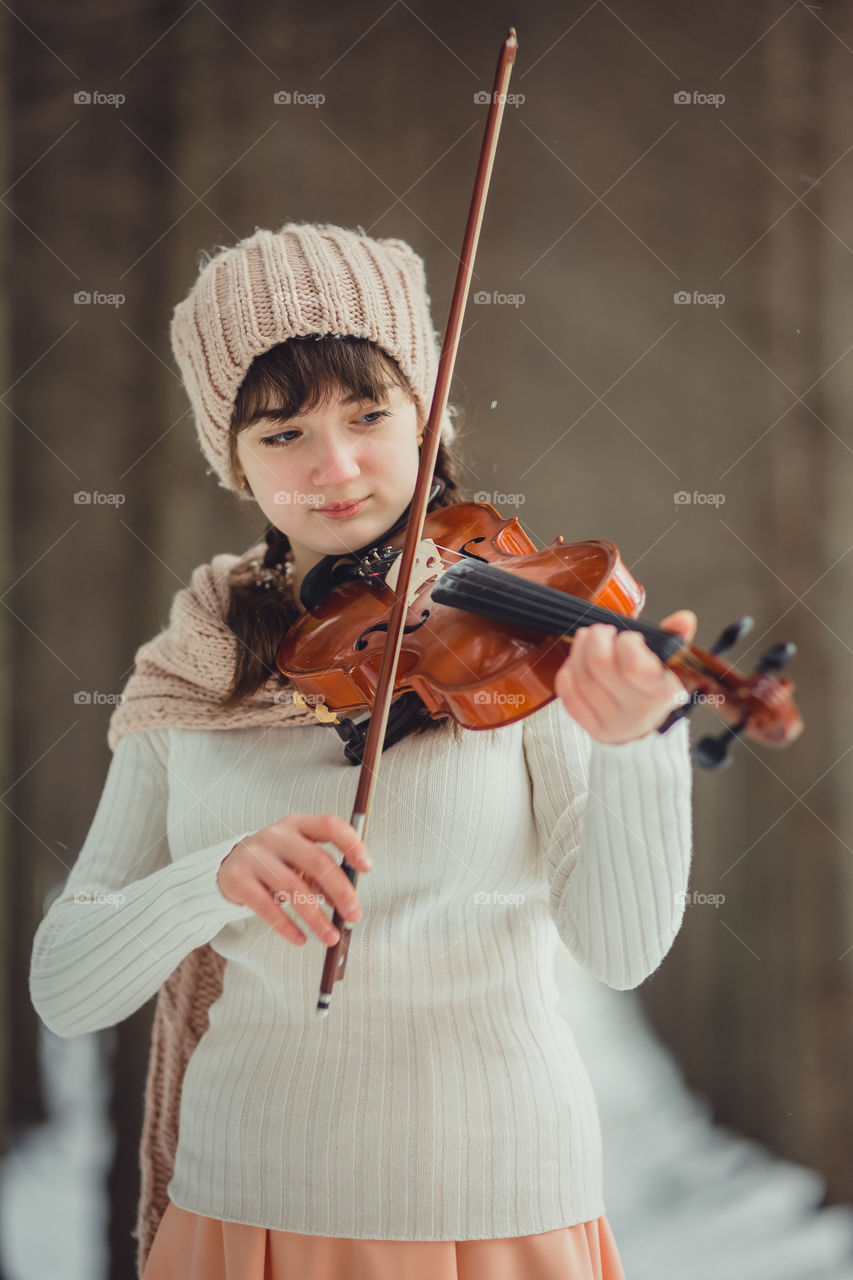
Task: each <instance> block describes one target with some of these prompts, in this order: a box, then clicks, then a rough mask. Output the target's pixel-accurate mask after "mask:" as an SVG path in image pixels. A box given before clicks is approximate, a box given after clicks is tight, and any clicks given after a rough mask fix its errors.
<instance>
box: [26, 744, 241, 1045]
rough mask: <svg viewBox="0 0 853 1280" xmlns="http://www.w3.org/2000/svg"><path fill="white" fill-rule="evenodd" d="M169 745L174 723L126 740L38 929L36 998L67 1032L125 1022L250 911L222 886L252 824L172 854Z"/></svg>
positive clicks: (33, 974) (59, 1030)
mask: <svg viewBox="0 0 853 1280" xmlns="http://www.w3.org/2000/svg"><path fill="white" fill-rule="evenodd" d="M168 747H169V736H168V730H166V729H158V730H154V731H151V732H147V733H139V734H131V733H128V734H125V735H124V736H123V737H122V738H121V739H120V741H119V743H118V745H117V747H116V750H115V753H114V755H113V758H112V761H111V763H110V768H109V771H108V774H107V779H106V783H105V785H104V789H103V792H102V795H101V798H100V801H99V803H98V807H97V810H96V813H95V816H94V819H93V821H92V825H91V827H90V829H89V833H88V835H87V836H86V840H85V842H84V844H83V848H82V849H81V851H80V854H79V856H78V858H77V861H76V862H75V864H74V866H73V867H72V868H71V871H70V873H69V875H68V878H67V880H66V882H65V885H64V887H63V889H62V891H61V892H60V893H59V895H58V896H57V897H56V898H55V899H54V901H53V902H52V903H51V905H50V908H49V909H48V911H47V913H46V914H45V916H44V918H43V920H42V921H41V923H40V924H39V926H38V929H37V930H36V933H35V936H34V938H33V949H32V956H31V960H30V974H29V988H30V999H31V1000H32V1003H33V1006H34V1007H35V1010H36V1012H37V1013H38V1015H39V1017H40V1018H41V1019H42V1021H43V1022H44V1023H45V1025H46V1026H47V1027H48V1028H49V1029H50V1030H51V1031H53V1032H55V1033H56V1034H57V1035H59V1036H73V1035H81V1034H83V1033H84V1032H88V1031H99V1030H100V1029H101V1028H103V1027H110V1026H113V1025H115V1023H117V1022H121V1021H122V1020H123V1019H124V1018H127V1017H129V1015H130V1014H132V1013H135V1012H136V1010H137V1009H139V1008H141V1007H142V1005H144V1004H145V1003H146V1001H147V1000H149V999H150V997H151V996H153V995H154V993H155V992H156V991H157V990H158V988H159V987H160V986H161V984H162V983H163V982H165V980H166V979H167V978H168V977H169V975H170V974H171V973H173V972H174V970H175V969H176V968H177V966H178V965H179V964H180V962H181V961H182V960H183V959H184V957H185V956H187V955H189V953H190V952H191V951H193V950H194V949H195V948H196V947H200V946H202V945H203V944H204V943H206V942H210V940H211V939H212V938H214V937H215V936H216V934H217V933H218V932H219V931H220V929H222V928H223V927H224V926H225V925H227V924H230V923H232V922H233V921H235V920H241V919H246V918H248V917H249V916H251V915H253V914H254V913H253V911H252V909H251V907H248V906H238V905H237V904H236V903H233V902H229V900H228V899H227V898H226V897H225V896H224V894H223V893H222V892H221V891H220V889H219V886H218V885H217V883H216V873H217V871H218V870H219V864H220V863H221V862H222V860H223V858H225V856H226V855H227V854H228V853H229V852H230V851H231V849H233V848H234V846H235V845H236V844H237V843H238V842H239V841H240V840H242V839H243V838H244V836H247V835H251V834H252V833H251V832H250V831H244V832H237V833H235V834H233V835H229V836H228V838H227V839H225V840H222V841H220V842H219V843H218V844H215V845H211V846H210V847H208V848H204V849H197V850H195V851H193V852H192V853H190V854H188V855H187V856H185V857H181V858H179V859H178V860H177V861H175V862H173V861H171V858H170V854H169V841H168V827H167V812H168Z"/></svg>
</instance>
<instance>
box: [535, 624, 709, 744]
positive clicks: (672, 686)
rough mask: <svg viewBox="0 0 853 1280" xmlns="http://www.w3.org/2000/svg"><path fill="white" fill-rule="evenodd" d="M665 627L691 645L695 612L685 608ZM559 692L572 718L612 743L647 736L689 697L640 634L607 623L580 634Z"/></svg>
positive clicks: (562, 669) (560, 676) (561, 675)
mask: <svg viewBox="0 0 853 1280" xmlns="http://www.w3.org/2000/svg"><path fill="white" fill-rule="evenodd" d="M660 625H661V627H663V628H664V629H665V630H667V631H673V632H675V633H676V634H677V635H680V636H682V637H683V638H684V640H685V641H686V642H687V643H688V644H689V643H690V641H691V640H692V639H693V637H694V635H695V634H696V614H695V613H693V612H692V611H691V610H690V609H680V610H679V611H678V612H677V613H671V614H670V615H669V617H668V618H664V619H663V621H662V622H661V623H660ZM554 691H555V692H556V694H557V696H558V697H559V698H560V699H561V701H562V703H563V706H564V707H565V708H566V710H567V711H568V713H569V715H570V716H571V717H572V719H574V720H576V721H577V722H578V724H579V725H580V726H581V727H582V728H584V729H586V731H587V733H588V734H590V736H591V737H593V738H595V739H597V741H598V742H606V743H609V744H619V743H624V742H633V741H634V739H635V738H643V737H645V735H646V734H647V733H651V732H652V730H653V729H657V727H658V725H660V724H662V723H663V721H664V720H665V719H666V717H667V716H668V715H669V713H670V711H673V710H674V709H675V708H676V707H678V706H682V705H683V704H684V703H685V702H686V701H687V700H688V697H689V695H688V693H687V690H686V689H685V688H684V685H683V684H682V683H681V681H680V680H679V679H678V677H677V676H676V675H674V674H673V672H672V671H669V670H668V669H667V668H666V667H665V666H664V665H663V663H662V662H661V661H660V659H659V658H656V657H655V655H654V654H653V653H652V651H651V649H649V648H648V647H647V645H646V642H645V641H644V640H643V638H642V636H641V635H640V634H639V633H638V632H636V631H617V629H616V627H612V626H609V625H607V624H605V623H595V624H593V626H591V627H581V628H580V630H579V631H577V632H576V633H575V636H574V637H573V639H572V647H571V649H570V650H569V654H568V657H567V658H566V660H565V662H564V663H563V665H562V666H561V667H560V668H559V670H558V671H557V675H556V678H555V680H554Z"/></svg>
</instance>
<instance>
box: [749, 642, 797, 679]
mask: <svg viewBox="0 0 853 1280" xmlns="http://www.w3.org/2000/svg"><path fill="white" fill-rule="evenodd" d="M796 652H797V646H796V645H795V644H794V643H793V642H792V641H790V640H788V641H783V642H782V643H781V644H774V645H773V647H772V648H770V649H768V650H767V652H766V653H762V655H761V657H760V658H759V659H758V665H757V667H756V668H755V669H756V671H757V672H758V673H759V674H760V675H762V676H766V675H768V674H769V673H770V672H772V671H781V670H782V668H783V667H786V666H787V665H788V663H789V662H790V661H791V659H792V658H793V657H794V654H795V653H796Z"/></svg>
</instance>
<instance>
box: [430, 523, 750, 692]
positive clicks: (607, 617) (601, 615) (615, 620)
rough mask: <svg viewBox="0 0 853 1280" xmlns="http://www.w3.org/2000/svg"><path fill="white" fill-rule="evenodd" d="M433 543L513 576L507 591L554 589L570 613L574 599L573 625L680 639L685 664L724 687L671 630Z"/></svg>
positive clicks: (721, 679)
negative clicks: (598, 625)
mask: <svg viewBox="0 0 853 1280" xmlns="http://www.w3.org/2000/svg"><path fill="white" fill-rule="evenodd" d="M435 546H436V547H437V548H438V550H439V551H442V552H446V553H447V554H448V555H452V556H455V557H457V559H456V562H455V563H456V564H459V563H460V562H465V563H466V564H469V563H473V564H477V565H479V566H481V568H482V569H483V570H484V571H485V573H488V571H489V570H492V571H495V572H497V573H503V574H505V575H507V576H509V577H512V578H513V582H512V584H509V583H507V584H506V587H507V590H509V591H511V590H512V588H516V590H518V586H519V584H522V583H523V584H525V586H530V587H533V588H540V589H542V590H544V591H546V592H551V591H553V592H556V594H557V595H558V596H559V597H560V598H561V599H560V601H559V604H562V605H565V606H566V607H567V610H568V612H569V613H571V609H572V602H576V608H577V612H576V614H575V617H574V619H573V625H574V626H575V628H577V624H578V622H579V621H581V619H586V618H592V619H593V620H594V621H597V622H598V621H600V622H605V623H608V624H610V625H615V626H617V627H618V628H619V629H620V630H623V631H639V632H640V634H641V635H643V636H648V638H649V639H654V640H657V641H658V642H659V643H660V644H665V645H666V647H667V648H669V647H670V642H671V641H672V640H673V639H677V640H679V641H680V645H681V652H680V654H679V658H680V661H681V662H682V663H683V665H684V666H685V667H687V668H689V669H690V670H691V671H692V672H693V673H694V674H695V675H696V676H697V677H704V678H705V679H707V678H708V677H710V678H711V679H713V680H714V681H715V683H717V684H722V685H723V686H724V687H725V686H726V685H727V683H728V681H727V680H726V679H725V676H724V675H723V676H722V677H721V676H718V675H715V674H714V673H712V672H709V671H708V670H707V668H706V667H705V664H704V663H703V662H701V661H699V659H697V658H696V656H695V655H694V654H693V652H692V650H691V647H690V645H689V644H688V643H687V642H686V641H683V640H681V638H680V637H674V634H673V632H671V631H666V630H665V629H664V628H662V627H658V626H656V625H655V624H654V623H649V622H643V621H641V620H640V619H637V618H629V617H627V615H623V614H618V613H616V612H615V611H614V610H612V609H607V608H605V607H603V606H601V605H596V604H593V603H592V602H591V601H588V600H583V599H582V597H579V596H573V595H571V594H570V593H568V592H563V591H558V590H557V589H556V588H554V587H543V586H542V584H540V583H529V582H528V580H527V579H525V578H523V577H522V576H521V575H520V574H513V573H512V572H511V571H510V570H500V569H499V568H498V566H497V565H493V564H491V563H490V562H489V561H482V560H475V559H474V557H472V556H469V555H466V554H465V553H464V552H461V551H457V550H456V549H455V548H453V547H447V546H444V545H443V544H442V543H440V542H436V543H435ZM524 594H525V592H524V590H523V589H522V590H521V591H519V595H524ZM541 599H542V597H539V598H538V600H537V603H540V604H541ZM549 599H550V597H549ZM540 620H541V615H540ZM522 625H525V624H524V622H522ZM526 625H528V626H532V625H535V624H532V623H530V622H527V623H526ZM570 625H571V624H570ZM560 627H561V628H562V618H561V620H560ZM538 629H539V630H545V629H547V628H545V627H539V628H538ZM560 634H566V633H565V632H563V631H562V630H561V631H560ZM569 634H570V633H569ZM653 651H654V652H657V649H654V650H653ZM674 652H678V650H675V651H674ZM658 656H659V657H661V655H660V654H658ZM669 656H670V657H671V656H673V654H672V653H670V655H669Z"/></svg>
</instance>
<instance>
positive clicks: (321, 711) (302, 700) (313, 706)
mask: <svg viewBox="0 0 853 1280" xmlns="http://www.w3.org/2000/svg"><path fill="white" fill-rule="evenodd" d="M291 698H292V701H293V705H294V706H295V707H299V709H300V710H301V711H312V712H313V713H314V715H315V716H316V717H317V719H318V720H319V721H320V723H321V724H340V720H339V719H338V717H337V716H336V715H335V713H334V711H330V710H329V708H328V707H327V706H326V704H325V703H324V702H316V703H315V702H309V701H308V699H307V698H306V697H304V696H303V695H302V694H301V693H300V692H299V690H298V689H294V690H293V693H292V695H291Z"/></svg>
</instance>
